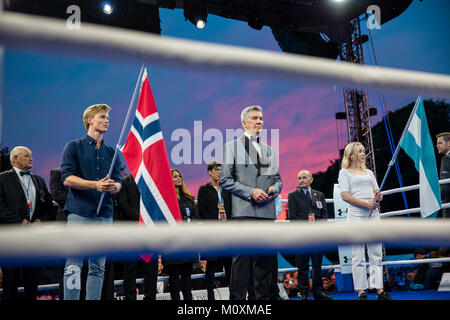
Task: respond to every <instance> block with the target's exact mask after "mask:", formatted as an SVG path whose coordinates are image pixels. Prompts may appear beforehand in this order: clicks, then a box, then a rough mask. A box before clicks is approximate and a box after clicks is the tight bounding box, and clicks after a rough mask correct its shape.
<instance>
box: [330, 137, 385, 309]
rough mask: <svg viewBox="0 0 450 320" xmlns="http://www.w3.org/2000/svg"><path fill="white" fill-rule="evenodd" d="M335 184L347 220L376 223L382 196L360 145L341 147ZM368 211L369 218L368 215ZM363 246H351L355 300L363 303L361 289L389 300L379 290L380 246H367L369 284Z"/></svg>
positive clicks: (381, 285) (381, 278)
mask: <svg viewBox="0 0 450 320" xmlns="http://www.w3.org/2000/svg"><path fill="white" fill-rule="evenodd" d="M338 182H339V191H340V192H341V197H342V200H344V201H345V202H347V203H348V204H349V206H348V214H347V221H361V220H367V219H369V220H371V221H379V220H380V217H379V213H378V203H379V201H381V200H382V199H383V196H382V195H381V194H380V193H379V192H378V191H379V187H378V183H377V180H376V178H375V175H374V174H373V172H372V171H371V170H369V169H367V168H366V154H365V150H364V146H363V145H362V144H361V143H360V142H352V143H349V144H348V145H347V146H346V147H345V150H344V158H343V159H342V164H341V170H340V171H339V178H338ZM371 211H372V215H370V212H371ZM369 216H370V217H369ZM365 247H366V244H364V243H362V244H355V245H353V246H352V276H353V286H354V289H355V291H357V292H358V299H359V300H367V299H368V298H367V295H366V293H365V290H366V289H368V288H373V289H376V290H377V295H378V296H377V298H378V300H392V298H391V297H390V296H389V295H388V294H387V293H385V292H384V291H383V263H382V250H383V249H382V244H381V243H373V244H367V253H368V256H369V274H370V276H369V281H368V280H367V272H366V257H365V249H366V248H365Z"/></svg>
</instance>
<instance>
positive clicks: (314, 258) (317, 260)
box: [295, 253, 323, 295]
mask: <svg viewBox="0 0 450 320" xmlns="http://www.w3.org/2000/svg"><path fill="white" fill-rule="evenodd" d="M309 259H311V263H312V275H311V278H312V288H313V292H318V291H321V290H322V287H323V283H322V253H314V254H304V255H298V256H295V263H296V265H297V268H298V287H299V290H300V292H301V294H305V295H308V292H309V279H308V273H309Z"/></svg>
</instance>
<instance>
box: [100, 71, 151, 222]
mask: <svg viewBox="0 0 450 320" xmlns="http://www.w3.org/2000/svg"><path fill="white" fill-rule="evenodd" d="M143 72H144V64H142V66H141V71H140V72H139V77H138V80H137V82H136V86H135V88H134V92H133V96H132V97H131V101H130V105H129V106H128V111H127V116H126V118H125V122H124V123H123V127H122V132H121V133H120V136H119V141H118V142H117V144H116V150H115V151H114V156H113V159H112V161H111V166H110V167H109V171H108V175H107V177H108V179H109V178H111V174H112V171H113V169H114V165H115V163H116V160H117V156H118V152H119V151H120V149H121V148H122V144H123V141H122V140H123V136H124V135H125V132H126V131H125V130H126V128H127V127H128V123H129V121H130V117H131V115H132V114H133V115H134V112H133V109H134V108H135V100H136V96H137V93H138V88H139V87H140V83H141V82H142V79H141V78H142V74H143ZM104 198H105V193H104V192H103V193H102V196H101V198H100V201H99V203H98V206H97V216H98V215H99V214H100V209H101V208H102V204H103V200H104Z"/></svg>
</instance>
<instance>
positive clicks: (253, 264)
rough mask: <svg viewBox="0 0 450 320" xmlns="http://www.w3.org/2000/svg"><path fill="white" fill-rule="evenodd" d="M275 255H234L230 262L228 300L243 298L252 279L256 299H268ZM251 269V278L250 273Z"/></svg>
mask: <svg viewBox="0 0 450 320" xmlns="http://www.w3.org/2000/svg"><path fill="white" fill-rule="evenodd" d="M275 258H276V256H275V255H270V256H244V255H235V256H234V257H233V260H232V264H231V284H230V300H245V299H246V296H247V291H248V285H249V281H253V289H254V293H255V299H256V300H270V289H271V285H272V280H273V277H272V276H273V270H272V269H273V267H274V265H275V263H274V259H275ZM251 271H253V277H252V278H253V279H251V278H250V273H251Z"/></svg>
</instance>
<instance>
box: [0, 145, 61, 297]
mask: <svg viewBox="0 0 450 320" xmlns="http://www.w3.org/2000/svg"><path fill="white" fill-rule="evenodd" d="M10 160H11V164H12V167H13V168H12V169H11V170H8V171H5V172H2V173H0V225H16V224H22V225H35V224H39V223H41V221H43V220H51V219H54V215H55V214H56V211H55V209H54V207H53V202H52V198H51V196H50V194H49V192H48V189H47V185H46V184H45V181H44V179H43V178H42V177H40V176H38V175H35V174H34V173H31V172H30V169H31V168H32V167H33V155H32V153H31V150H30V149H28V148H27V147H22V146H19V147H15V148H14V149H12V151H11V154H10ZM2 269H3V299H4V300H16V299H17V298H18V292H17V287H18V284H19V281H18V280H19V272H20V268H2ZM22 271H23V278H24V279H23V280H24V287H25V291H24V299H25V300H36V295H37V286H38V282H39V268H33V267H23V268H22Z"/></svg>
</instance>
